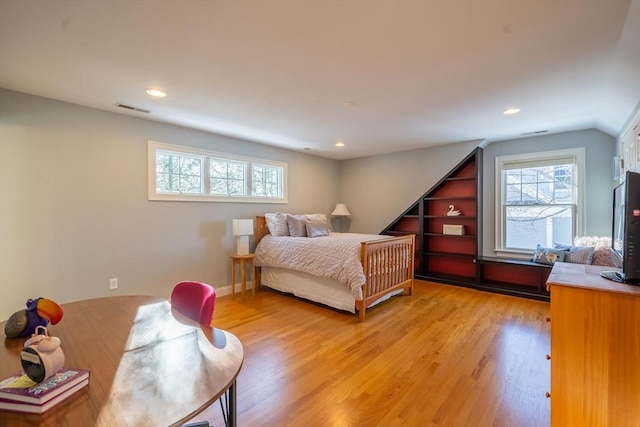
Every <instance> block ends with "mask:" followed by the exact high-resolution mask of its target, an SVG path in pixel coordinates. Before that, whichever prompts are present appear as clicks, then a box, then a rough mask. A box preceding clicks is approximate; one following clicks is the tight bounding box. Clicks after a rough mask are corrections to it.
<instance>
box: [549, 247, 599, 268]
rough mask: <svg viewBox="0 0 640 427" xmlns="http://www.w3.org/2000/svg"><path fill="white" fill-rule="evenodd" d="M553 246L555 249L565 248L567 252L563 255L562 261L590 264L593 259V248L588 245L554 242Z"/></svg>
mask: <svg viewBox="0 0 640 427" xmlns="http://www.w3.org/2000/svg"><path fill="white" fill-rule="evenodd" d="M553 246H554V248H556V249H565V250H567V253H566V254H565V256H564V262H571V263H574V264H587V265H590V264H591V263H592V261H593V251H594V249H595V248H592V247H588V246H567V245H561V244H559V243H556V244H555V245H553Z"/></svg>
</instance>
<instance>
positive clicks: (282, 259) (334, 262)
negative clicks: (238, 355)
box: [256, 233, 389, 300]
mask: <svg viewBox="0 0 640 427" xmlns="http://www.w3.org/2000/svg"><path fill="white" fill-rule="evenodd" d="M388 238H389V236H384V235H378V234H354V233H331V234H330V235H329V236H323V237H314V238H310V237H289V236H286V237H273V236H271V235H267V236H265V237H264V238H262V240H261V241H260V243H259V244H258V247H257V248H256V265H258V266H261V267H276V268H287V269H290V270H296V271H303V272H305V273H309V274H313V275H314V276H320V277H324V278H327V279H332V280H336V281H338V282H340V283H342V284H344V285H345V286H347V287H348V288H349V289H350V290H351V293H352V294H353V296H354V297H355V299H356V300H362V285H364V283H365V276H364V271H363V270H362V262H361V260H360V243H361V242H365V241H369V240H380V239H388Z"/></svg>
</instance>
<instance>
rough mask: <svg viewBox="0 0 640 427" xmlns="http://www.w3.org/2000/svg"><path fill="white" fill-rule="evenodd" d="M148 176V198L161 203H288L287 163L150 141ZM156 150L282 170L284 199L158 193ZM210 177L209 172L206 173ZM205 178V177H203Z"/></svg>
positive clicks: (148, 143) (148, 146)
mask: <svg viewBox="0 0 640 427" xmlns="http://www.w3.org/2000/svg"><path fill="white" fill-rule="evenodd" d="M147 150H148V151H147V168H148V169H147V175H148V187H147V191H148V198H149V200H160V201H184V202H226V203H288V185H287V179H288V176H287V163H283V162H275V161H271V160H265V159H257V158H252V157H244V156H238V155H234V154H228V153H220V152H217V151H208V150H202V149H199V148H193V147H187V146H184V145H173V144H166V143H164V142H157V141H151V140H149V141H148V142H147ZM156 150H167V151H174V152H178V153H185V154H195V155H198V156H204V157H215V158H219V159H223V160H230V161H240V162H246V163H256V164H260V165H266V166H274V167H280V168H282V198H278V199H276V198H269V197H255V196H219V195H212V194H165V193H156ZM248 169H249V172H248V173H249V174H251V171H250V170H251V168H248ZM205 175H206V176H208V172H207V173H205ZM203 178H204V177H203Z"/></svg>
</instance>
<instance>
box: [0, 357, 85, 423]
mask: <svg viewBox="0 0 640 427" xmlns="http://www.w3.org/2000/svg"><path fill="white" fill-rule="evenodd" d="M88 384H89V371H87V370H84V369H70V368H61V369H60V370H58V372H56V373H55V374H54V375H52V376H51V377H49V378H47V379H45V380H44V381H42V382H40V383H35V382H34V381H33V380H31V379H30V378H29V377H28V376H27V375H26V374H24V373H19V374H16V375H13V376H11V377H9V378H7V379H5V380H2V381H1V382H0V410H6V411H18V412H28V413H34V414H41V413H43V412H45V411H46V410H48V409H50V408H52V407H53V406H55V405H57V404H58V403H60V402H62V401H63V400H65V399H66V398H67V397H69V396H71V395H72V394H74V393H76V392H77V391H79V390H81V389H82V388H84V387H86V386H87V385H88Z"/></svg>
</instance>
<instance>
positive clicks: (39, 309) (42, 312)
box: [4, 298, 63, 338]
mask: <svg viewBox="0 0 640 427" xmlns="http://www.w3.org/2000/svg"><path fill="white" fill-rule="evenodd" d="M62 314H63V312H62V307H60V306H59V305H58V304H57V303H56V302H55V301H52V300H50V299H47V298H36V299H30V300H28V301H27V308H26V309H23V310H20V311H17V312H15V313H13V314H12V315H11V317H9V319H8V320H7V323H5V325H4V334H5V335H6V336H7V337H8V338H18V337H30V336H31V335H32V334H34V333H35V331H36V328H37V327H38V326H43V327H47V326H48V325H49V322H51V324H52V325H55V324H57V323H58V322H59V321H60V319H62Z"/></svg>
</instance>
